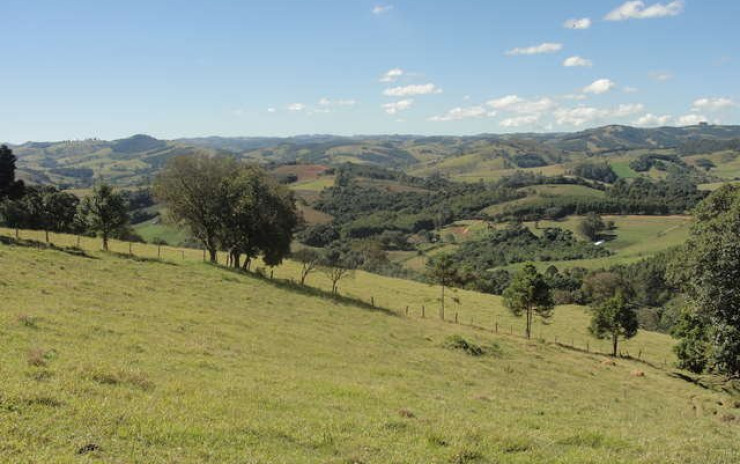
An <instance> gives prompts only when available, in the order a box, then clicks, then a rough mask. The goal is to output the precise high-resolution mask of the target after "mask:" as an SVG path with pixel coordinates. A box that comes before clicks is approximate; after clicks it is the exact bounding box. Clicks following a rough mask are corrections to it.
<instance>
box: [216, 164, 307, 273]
mask: <svg viewBox="0 0 740 464" xmlns="http://www.w3.org/2000/svg"><path fill="white" fill-rule="evenodd" d="M223 183H224V186H223V188H222V191H223V193H224V196H223V198H222V204H221V208H222V210H221V211H220V212H219V217H220V218H221V225H220V227H219V228H218V230H217V238H218V240H219V242H220V244H221V245H222V246H223V247H224V248H225V249H226V250H227V251H229V254H230V255H231V261H232V264H233V265H234V267H239V260H240V256H241V254H244V255H245V256H246V259H245V262H244V265H245V268H248V267H249V263H250V262H251V260H252V259H253V258H255V257H257V256H260V255H261V256H262V259H263V261H264V262H265V264H267V265H269V266H274V265H277V264H280V263H281V262H282V260H283V258H284V257H285V256H287V255H288V254H289V253H290V243H291V241H292V239H293V230H294V229H295V227H296V225H297V224H298V215H297V213H296V208H295V200H294V198H293V195H292V193H291V192H290V191H289V190H288V189H287V188H285V187H284V186H282V185H280V184H279V183H278V182H277V181H276V180H275V179H274V178H272V177H271V176H270V175H268V174H267V173H266V172H265V171H264V170H263V169H262V168H260V167H258V166H256V165H248V164H239V165H238V166H237V171H236V173H235V175H234V176H232V177H227V178H226V179H224V180H223Z"/></svg>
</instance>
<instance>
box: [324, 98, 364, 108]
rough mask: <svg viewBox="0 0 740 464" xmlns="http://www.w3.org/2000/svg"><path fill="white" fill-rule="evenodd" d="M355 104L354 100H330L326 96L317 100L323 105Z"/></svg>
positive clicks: (347, 105)
mask: <svg viewBox="0 0 740 464" xmlns="http://www.w3.org/2000/svg"><path fill="white" fill-rule="evenodd" d="M356 104H357V101H356V100H330V99H328V98H326V97H324V98H322V99H321V100H319V105H320V106H324V107H340V106H344V107H350V106H355V105H356Z"/></svg>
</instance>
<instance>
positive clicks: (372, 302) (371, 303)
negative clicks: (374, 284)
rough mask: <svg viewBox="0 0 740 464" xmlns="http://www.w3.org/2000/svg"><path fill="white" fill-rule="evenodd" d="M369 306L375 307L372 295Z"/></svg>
mask: <svg viewBox="0 0 740 464" xmlns="http://www.w3.org/2000/svg"><path fill="white" fill-rule="evenodd" d="M370 306H372V307H373V308H374V307H375V297H374V296H371V297H370Z"/></svg>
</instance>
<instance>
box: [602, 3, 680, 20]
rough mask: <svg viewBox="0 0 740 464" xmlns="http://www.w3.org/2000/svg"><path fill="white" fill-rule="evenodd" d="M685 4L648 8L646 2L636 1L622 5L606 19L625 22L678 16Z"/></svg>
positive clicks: (669, 4)
mask: <svg viewBox="0 0 740 464" xmlns="http://www.w3.org/2000/svg"><path fill="white" fill-rule="evenodd" d="M683 7H684V2H683V1H682V0H676V1H673V2H670V3H666V4H662V3H655V4H653V5H650V6H646V5H645V2H643V1H640V0H636V1H629V2H625V3H624V4H622V5H621V6H620V7H618V8H616V9H615V10H612V11H611V12H609V13H608V14H607V15H606V16H605V17H604V19H605V20H607V21H625V20H628V19H650V18H663V17H667V16H677V15H679V14H681V13H682V12H683Z"/></svg>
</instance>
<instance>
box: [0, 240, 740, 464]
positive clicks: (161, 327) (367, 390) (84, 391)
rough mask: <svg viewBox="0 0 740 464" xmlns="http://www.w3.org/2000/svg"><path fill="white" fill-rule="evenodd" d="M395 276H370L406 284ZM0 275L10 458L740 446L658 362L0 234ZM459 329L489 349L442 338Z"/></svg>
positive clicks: (451, 455)
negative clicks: (13, 241) (34, 244)
mask: <svg viewBox="0 0 740 464" xmlns="http://www.w3.org/2000/svg"><path fill="white" fill-rule="evenodd" d="M286 271H287V270H286ZM366 277H367V276H364V275H363V276H357V277H356V279H355V280H354V281H352V282H358V281H360V280H361V279H363V280H364V279H365V278H366ZM391 283H392V282H390V281H369V280H368V281H366V282H365V286H366V287H367V286H368V285H376V286H380V287H379V288H376V289H375V290H378V291H383V294H384V296H386V297H388V298H391V297H398V298H400V296H401V295H402V294H403V293H402V292H401V291H400V290H399V289H397V288H388V289H387V288H386V286H385V284H388V285H389V286H390V284H391ZM403 284H408V286H411V284H410V283H405V282H400V281H399V282H397V285H398V286H401V285H403ZM0 288H1V289H2V294H3V301H2V304H0V340H2V347H3V348H2V350H0V436H2V437H3V440H2V441H0V461H2V462H97V461H102V462H147V463H152V462H247V463H251V462H254V463H258V462H259V463H273V462H275V463H283V462H291V463H293V462H311V463H313V462H315V463H405V462H424V463H427V462H428V463H473V462H480V463H484V462H491V463H492V462H514V463H517V462H521V463H525V462H526V463H530V462H558V463H574V462H603V463H615V462H617V463H618V462H625V463H626V462H641V463H657V462H666V463H669V462H670V463H690V462H713V463H720V462H727V463H730V462H737V459H738V458H740V453H739V449H740V444H738V440H737V439H738V438H739V437H740V434H739V433H738V427H739V426H740V425H738V424H736V419H735V417H736V416H737V415H739V414H740V411H739V410H738V409H736V408H735V405H736V404H735V402H734V399H733V398H732V397H730V396H729V395H727V394H724V393H719V392H714V391H711V390H707V389H703V388H700V387H698V386H695V385H693V384H691V383H688V382H685V381H683V380H678V379H676V378H674V377H673V376H672V372H671V371H670V370H663V369H656V368H652V367H650V366H646V365H644V364H640V363H634V362H630V361H626V360H618V361H617V362H616V365H612V364H605V363H603V362H602V361H603V359H604V358H603V357H602V356H596V355H593V354H586V353H581V352H577V351H573V350H569V349H565V348H562V347H559V346H557V345H553V344H544V343H539V342H534V341H533V342H526V341H524V340H522V339H520V338H517V337H511V336H507V335H504V334H501V333H500V334H493V333H490V332H485V331H480V330H475V329H472V328H468V327H464V326H460V325H454V324H449V323H441V322H439V321H436V320H433V319H426V320H418V319H415V318H405V317H399V316H396V315H392V314H388V313H385V312H381V311H373V310H370V309H367V308H363V307H358V306H356V305H352V304H350V303H346V302H340V301H336V300H332V299H327V298H321V297H319V296H317V295H314V294H308V293H305V292H302V291H299V290H297V289H291V287H286V286H281V285H276V284H275V283H273V282H270V281H269V280H265V279H260V278H256V277H253V276H247V275H241V274H236V273H233V272H231V271H227V270H222V269H219V268H214V267H212V266H210V265H207V264H203V263H199V262H197V261H196V260H182V261H180V262H174V263H166V262H163V263H159V262H150V261H141V260H135V259H127V258H119V257H114V256H111V255H107V254H100V253H92V254H90V255H89V256H88V257H84V256H75V255H72V254H69V253H65V252H61V251H52V250H41V249H35V248H27V247H18V246H9V245H0ZM421 288H423V286H422V287H420V288H417V289H415V290H414V291H418V292H421ZM430 289H431V288H430ZM353 291H356V290H355V289H354V288H353V289H351V290H349V293H352V292H353ZM406 291H409V290H408V289H407V290H406ZM489 303H490V301H489ZM559 310H560V308H559ZM561 314H563V313H561ZM565 314H567V317H571V316H574V315H575V314H576V312H575V310H574V311H573V312H566V313H565ZM562 322H563V324H562V326H565V325H572V326H574V327H575V326H578V325H580V324H581V323H582V322H583V321H582V320H581V319H574V320H568V321H562ZM566 322H567V324H566ZM559 323H560V321H559ZM452 335H459V336H462V337H463V338H464V339H465V340H467V341H470V342H472V343H475V344H478V345H480V346H481V347H483V348H484V349H485V351H486V354H484V355H483V356H479V357H473V356H470V355H469V354H466V353H465V352H463V351H459V350H454V349H450V348H449V347H448V342H447V341H448V339H449V337H450V336H452ZM656 337H658V338H657V339H660V340H663V341H665V339H664V338H661V337H660V336H656ZM636 369H639V370H640V371H641V372H642V373H644V376H635V375H632V374H633V373H634V371H635V370H636Z"/></svg>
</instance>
